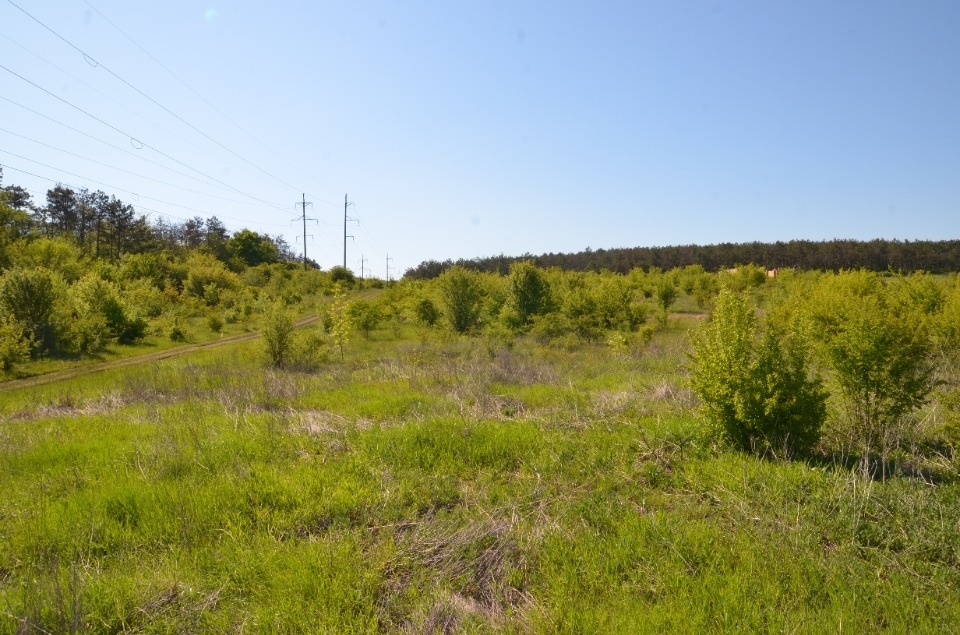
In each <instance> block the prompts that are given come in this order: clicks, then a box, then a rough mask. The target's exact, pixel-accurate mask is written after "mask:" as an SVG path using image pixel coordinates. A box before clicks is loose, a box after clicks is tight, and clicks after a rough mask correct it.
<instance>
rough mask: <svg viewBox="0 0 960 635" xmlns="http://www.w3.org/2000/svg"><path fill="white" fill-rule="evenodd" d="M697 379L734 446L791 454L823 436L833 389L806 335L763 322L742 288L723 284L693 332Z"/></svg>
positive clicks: (711, 420) (710, 418)
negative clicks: (821, 377) (814, 363)
mask: <svg viewBox="0 0 960 635" xmlns="http://www.w3.org/2000/svg"><path fill="white" fill-rule="evenodd" d="M693 344H694V346H693V356H692V362H693V364H692V368H691V371H692V373H691V383H692V385H693V389H694V391H695V392H696V393H697V395H698V396H699V397H700V399H701V401H702V403H703V406H702V408H703V414H704V416H705V418H706V420H707V422H708V424H709V425H710V427H711V428H712V429H713V430H714V431H716V432H718V433H719V434H720V435H721V436H722V437H723V438H725V439H726V440H727V441H729V442H730V443H731V444H732V445H733V446H735V447H737V448H739V449H742V450H749V451H753V452H757V453H761V454H762V453H768V452H769V453H772V454H775V455H776V454H780V455H782V456H791V455H793V454H795V453H798V452H800V453H802V452H806V451H809V450H810V449H811V448H812V447H813V446H814V445H815V444H816V442H817V441H818V440H819V436H820V428H821V426H822V424H823V421H824V419H825V417H826V393H825V392H824V390H823V388H822V385H821V383H820V382H819V381H818V380H817V379H815V378H812V377H811V376H810V373H809V371H808V366H809V364H808V354H807V350H806V348H805V346H804V342H803V341H802V339H801V338H799V337H797V336H792V335H787V333H786V332H785V330H784V329H782V328H780V327H779V326H778V325H776V324H773V323H770V322H766V323H764V324H760V323H759V321H758V319H757V317H756V314H755V311H754V308H753V306H752V305H751V304H750V303H749V301H748V300H747V298H746V297H745V296H744V295H743V294H742V293H735V292H733V291H731V290H729V289H723V290H721V292H720V295H719V296H718V297H717V301H716V304H715V306H714V309H713V313H712V314H711V317H710V322H709V323H707V325H706V326H705V327H704V328H703V329H701V330H700V331H699V332H698V333H696V334H695V336H694V339H693Z"/></svg>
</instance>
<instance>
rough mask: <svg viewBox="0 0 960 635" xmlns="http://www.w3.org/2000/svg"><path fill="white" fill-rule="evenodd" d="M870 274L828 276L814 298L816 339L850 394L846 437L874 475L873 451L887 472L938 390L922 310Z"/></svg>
mask: <svg viewBox="0 0 960 635" xmlns="http://www.w3.org/2000/svg"><path fill="white" fill-rule="evenodd" d="M902 284H905V283H904V281H903V280H902V279H899V278H897V279H894V280H892V281H891V282H890V283H889V284H886V283H885V282H884V281H883V279H881V278H880V277H879V276H877V275H876V274H873V273H869V272H866V271H850V272H844V273H841V274H838V275H836V276H827V277H825V278H823V279H821V282H820V285H819V288H818V289H817V290H816V292H815V294H814V295H813V297H812V298H811V307H812V308H811V313H812V318H813V326H814V329H815V333H816V336H817V337H816V339H817V341H819V342H820V343H821V351H822V353H823V356H824V358H825V360H826V362H827V364H828V365H829V367H830V369H831V371H832V374H833V380H834V383H835V384H836V386H837V389H838V391H839V394H840V396H841V397H842V400H841V405H842V423H843V424H844V425H843V428H842V432H843V433H844V434H845V436H846V439H847V443H848V444H849V445H851V446H853V447H855V448H856V449H858V450H859V452H860V458H861V467H862V468H863V470H864V471H865V473H868V472H870V473H872V470H873V468H872V464H871V454H873V453H876V452H880V454H881V459H882V462H881V469H883V470H884V472H883V474H882V475H883V476H884V477H885V476H886V472H885V469H886V462H887V458H888V457H889V454H890V452H891V451H892V450H893V449H895V448H896V447H897V446H898V445H899V443H900V441H901V439H902V435H903V433H904V428H903V426H904V425H905V424H907V423H908V417H909V415H910V414H911V413H912V412H913V411H915V410H916V409H917V408H919V407H920V406H921V405H923V403H925V401H926V399H927V397H928V395H929V394H930V392H931V390H932V389H933V386H934V383H935V380H934V374H933V373H934V364H933V357H932V353H933V345H932V341H931V338H930V333H929V321H928V320H927V319H925V315H924V308H923V307H922V306H919V307H918V306H915V305H911V304H910V303H908V302H904V301H902V298H904V297H905V296H906V297H909V294H903V293H902V292H901V290H900V289H898V286H899V285H902Z"/></svg>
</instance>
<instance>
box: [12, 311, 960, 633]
mask: <svg viewBox="0 0 960 635" xmlns="http://www.w3.org/2000/svg"><path fill="white" fill-rule="evenodd" d="M695 319H696V318H692V317H688V316H684V317H682V318H680V319H677V318H672V319H671V320H670V321H668V323H667V325H666V326H665V327H664V328H662V329H660V330H658V332H657V334H656V335H655V336H654V339H653V340H652V341H651V342H650V343H649V344H647V345H646V346H636V347H633V348H626V349H622V348H621V349H618V350H612V349H611V348H610V347H609V346H606V345H605V344H603V343H596V344H589V345H588V344H584V345H582V346H580V347H576V348H573V347H544V346H541V345H538V344H536V343H535V342H533V341H532V340H527V339H523V338H521V339H518V340H516V341H511V342H503V341H499V340H493V341H485V340H483V339H479V338H473V339H470V338H467V339H460V338H451V337H437V336H435V335H430V334H427V333H426V332H423V333H419V332H414V331H413V330H412V329H408V330H407V331H405V332H406V334H408V335H410V337H409V338H407V339H401V340H395V339H394V336H393V334H392V333H391V332H389V331H384V332H380V333H378V332H374V333H373V335H372V337H371V339H370V340H362V341H358V342H357V344H356V346H355V347H353V348H348V350H347V354H346V356H345V360H344V361H343V362H340V361H337V362H331V363H328V364H325V365H323V366H321V367H320V368H319V369H317V370H316V371H314V372H300V371H288V370H282V369H271V368H266V367H265V365H264V364H263V360H262V354H261V353H260V351H259V348H258V344H257V343H245V344H241V345H238V346H236V347H231V348H230V349H222V350H216V351H206V352H200V353H197V354H195V355H191V356H189V357H184V358H179V359H173V360H167V361H165V362H161V363H158V364H155V365H152V366H148V367H135V368H127V369H123V370H117V371H107V372H105V373H102V374H99V375H92V376H88V377H84V378H79V379H76V380H72V381H70V382H69V383H66V384H58V385H53V386H45V387H37V388H33V389H25V390H22V391H20V392H14V393H8V394H5V395H4V400H3V403H2V404H0V416H2V417H3V422H2V424H0V491H2V492H3V493H4V495H3V496H0V632H9V633H43V632H56V633H61V632H65V633H70V632H84V633H100V632H108V633H111V632H112V633H123V632H211V633H214V632H215V633H221V632H237V633H241V632H304V633H307V632H309V633H314V632H345V633H346V632H405V633H436V632H443V633H447V632H480V633H482V632H517V633H527V632H542V633H554V632H570V633H581V632H658V631H659V632H663V631H671V632H672V631H681V632H703V631H738V632H739V631H791V632H810V633H813V632H823V631H831V632H835V631H840V630H844V631H851V632H874V631H883V630H890V631H894V632H904V631H911V632H913V631H934V632H935V631H941V632H942V631H945V630H950V628H952V625H954V624H956V623H957V622H958V619H960V604H958V603H957V602H956V601H955V596H956V589H957V587H958V584H960V504H958V503H960V501H958V498H960V484H958V483H956V482H955V481H953V480H951V478H949V477H948V476H947V475H944V476H942V477H941V480H940V481H939V482H938V483H937V485H936V486H931V485H930V484H928V483H927V482H925V481H924V480H923V479H919V478H908V477H906V476H898V477H897V478H893V479H890V480H888V481H887V482H883V483H880V482H870V481H865V480H864V479H863V478H862V477H861V476H858V475H856V474H854V473H852V472H850V471H849V470H848V469H846V468H844V467H843V466H840V465H834V464H832V463H830V462H823V463H822V464H816V463H800V462H777V461H771V460H763V459H759V458H755V457H752V456H747V455H741V454H732V453H727V452H721V451H718V450H717V449H716V448H714V447H713V445H712V443H711V442H710V440H709V439H707V438H704V437H703V436H702V434H701V432H700V430H701V426H700V424H699V422H698V419H697V416H696V413H695V406H696V403H695V398H694V397H693V396H692V394H691V393H690V390H689V386H688V383H687V379H686V376H685V371H684V370H683V367H684V364H685V360H686V349H687V339H686V330H687V328H688V327H689V325H690V324H691V323H693V322H694V320H695Z"/></svg>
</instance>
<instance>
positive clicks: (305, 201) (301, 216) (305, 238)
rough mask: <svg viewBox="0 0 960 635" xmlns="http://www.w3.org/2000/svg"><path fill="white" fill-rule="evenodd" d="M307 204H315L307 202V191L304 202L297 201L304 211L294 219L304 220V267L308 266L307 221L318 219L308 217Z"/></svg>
mask: <svg viewBox="0 0 960 635" xmlns="http://www.w3.org/2000/svg"><path fill="white" fill-rule="evenodd" d="M307 205H313V203H308V202H307V195H306V193H304V194H303V202H302V203H297V205H296V206H297V207H301V208H302V209H303V213H302V214H301V215H300V216H299V217H298V218H295V219H294V220H302V221H303V268H304V269H306V268H307V221H308V220H313V221H315V220H317V219H316V218H307Z"/></svg>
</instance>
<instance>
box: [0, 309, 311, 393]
mask: <svg viewBox="0 0 960 635" xmlns="http://www.w3.org/2000/svg"><path fill="white" fill-rule="evenodd" d="M316 320H317V316H316V315H313V316H310V317H305V318H302V319H300V320H297V322H296V327H297V328H300V327H301V326H306V325H307V324H310V323H312V322H315V321H316ZM258 337H260V333H258V332H256V331H251V332H249V333H239V334H237V335H230V336H229V337H224V338H222V339H219V340H212V341H209V342H204V343H202V344H185V345H184V346H178V347H176V348H170V349H167V350H165V351H159V352H157V353H146V354H144V355H137V356H135V357H126V358H124V359H115V360H111V361H109V362H99V363H96V364H88V365H86V366H77V367H75V368H66V369H64V370H57V371H53V372H51V373H45V374H43V375H37V376H36V377H27V378H25V379H13V380H10V381H5V382H3V383H0V392H8V391H11V390H17V389H19V388H28V387H31V386H43V385H44V384H52V383H55V382H58V381H64V380H65V379H73V378H75V377H82V376H84V375H92V374H94V373H101V372H103V371H105V370H110V369H112V368H123V367H125V366H136V365H137V364H146V363H148V362H155V361H159V360H161V359H167V358H169V357H177V356H179V355H186V354H187V353H193V352H195V351H200V350H204V349H208V348H217V347H218V346H226V345H227V344H236V343H237V342H245V341H247V340H252V339H256V338H258Z"/></svg>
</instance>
